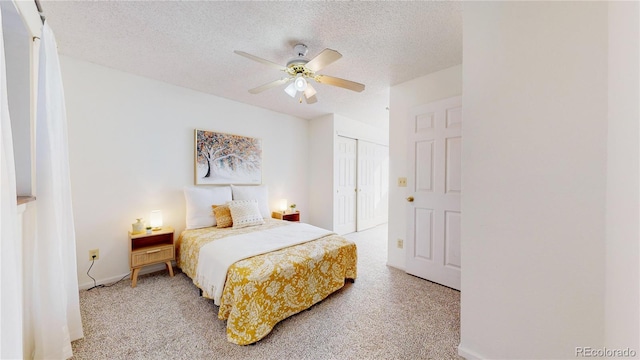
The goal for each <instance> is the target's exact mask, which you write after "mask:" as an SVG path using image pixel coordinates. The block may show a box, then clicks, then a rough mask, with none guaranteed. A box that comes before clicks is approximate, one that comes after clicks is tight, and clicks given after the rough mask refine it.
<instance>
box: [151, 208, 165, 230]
mask: <svg viewBox="0 0 640 360" xmlns="http://www.w3.org/2000/svg"><path fill="white" fill-rule="evenodd" d="M149 226H151V227H152V228H153V229H154V230H158V229H160V228H161V227H162V211H160V210H153V211H152V212H151V214H150V216H149Z"/></svg>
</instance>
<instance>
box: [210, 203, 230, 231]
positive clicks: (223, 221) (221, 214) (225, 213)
mask: <svg viewBox="0 0 640 360" xmlns="http://www.w3.org/2000/svg"><path fill="white" fill-rule="evenodd" d="M212 207H213V215H214V216H215V218H216V223H217V226H218V228H228V227H231V225H233V220H232V218H231V211H230V210H229V206H228V205H212Z"/></svg>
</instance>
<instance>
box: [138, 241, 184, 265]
mask: <svg viewBox="0 0 640 360" xmlns="http://www.w3.org/2000/svg"><path fill="white" fill-rule="evenodd" d="M173 259H174V256H173V245H166V246H158V247H154V248H150V249H140V250H136V251H132V252H131V267H132V268H134V267H139V266H144V265H147V264H154V263H159V262H165V261H168V260H173Z"/></svg>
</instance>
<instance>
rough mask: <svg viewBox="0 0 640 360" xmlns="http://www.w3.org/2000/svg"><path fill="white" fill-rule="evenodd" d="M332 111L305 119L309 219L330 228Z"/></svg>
mask: <svg viewBox="0 0 640 360" xmlns="http://www.w3.org/2000/svg"><path fill="white" fill-rule="evenodd" d="M334 133H335V131H334V123H333V115H331V114H330V115H325V116H322V117H319V118H316V119H312V120H310V122H309V190H310V192H309V202H310V204H311V206H310V208H309V222H310V223H311V224H313V225H315V226H319V227H321V228H323V229H329V230H332V231H333V172H334V169H333V168H334V166H333V156H334V154H333V148H334V140H333V137H334V135H333V134H334Z"/></svg>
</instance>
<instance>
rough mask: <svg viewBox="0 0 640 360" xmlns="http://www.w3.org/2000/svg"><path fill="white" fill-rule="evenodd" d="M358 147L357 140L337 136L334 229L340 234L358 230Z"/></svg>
mask: <svg viewBox="0 0 640 360" xmlns="http://www.w3.org/2000/svg"><path fill="white" fill-rule="evenodd" d="M357 149H358V148H357V141H356V140H354V139H349V138H346V137H342V136H337V137H336V165H337V169H336V174H335V188H336V197H335V205H334V210H335V213H334V214H335V215H334V217H335V219H334V231H335V232H336V233H338V234H348V233H352V232H354V231H356V188H357V185H356V170H357V169H356V160H357Z"/></svg>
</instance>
